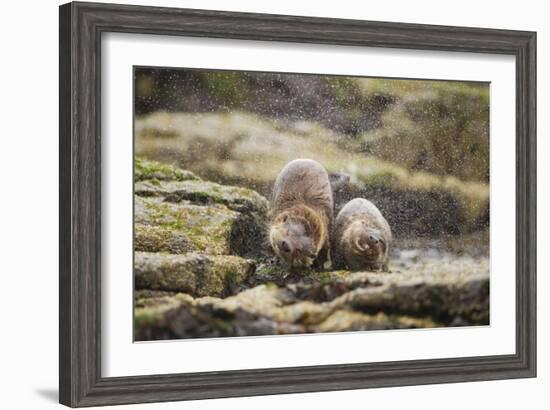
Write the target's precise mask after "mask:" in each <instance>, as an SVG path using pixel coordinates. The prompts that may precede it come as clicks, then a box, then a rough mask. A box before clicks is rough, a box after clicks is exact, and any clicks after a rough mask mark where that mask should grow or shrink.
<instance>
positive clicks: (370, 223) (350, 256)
mask: <svg viewBox="0 0 550 410" xmlns="http://www.w3.org/2000/svg"><path fill="white" fill-rule="evenodd" d="M333 240H334V245H335V252H334V253H335V262H336V263H337V264H338V265H339V266H338V267H346V268H348V269H353V270H361V269H368V270H377V271H380V270H383V271H387V270H388V253H389V248H390V243H391V240H392V234H391V229H390V225H389V224H388V222H387V221H386V219H385V218H384V217H383V216H382V213H381V212H380V211H379V210H378V208H377V207H376V205H374V204H373V203H372V202H370V201H367V200H366V199H363V198H355V199H352V200H351V201H349V202H348V203H347V204H346V205H344V207H343V208H342V209H341V210H340V212H339V213H338V216H337V217H336V221H335V223H334V238H333Z"/></svg>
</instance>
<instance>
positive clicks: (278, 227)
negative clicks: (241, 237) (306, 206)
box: [269, 212, 318, 268]
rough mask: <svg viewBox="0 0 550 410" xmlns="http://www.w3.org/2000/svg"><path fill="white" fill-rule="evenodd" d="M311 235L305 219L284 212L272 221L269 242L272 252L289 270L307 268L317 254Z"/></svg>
mask: <svg viewBox="0 0 550 410" xmlns="http://www.w3.org/2000/svg"><path fill="white" fill-rule="evenodd" d="M313 233H314V232H313V230H312V227H311V223H310V222H309V221H308V220H307V219H306V218H304V217H303V216H297V215H293V213H292V212H284V213H282V214H280V215H279V216H278V217H277V218H276V219H275V220H274V221H273V223H272V225H271V230H270V233H269V240H270V242H271V247H272V248H273V252H275V254H276V255H277V256H278V257H279V258H280V259H282V260H283V261H285V262H286V263H287V264H288V265H289V266H290V267H291V268H308V267H310V266H311V265H312V264H313V261H314V260H315V258H316V257H317V252H318V249H317V245H318V244H317V242H318V241H315V239H314V235H313Z"/></svg>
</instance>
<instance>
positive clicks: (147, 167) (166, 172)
mask: <svg viewBox="0 0 550 410" xmlns="http://www.w3.org/2000/svg"><path fill="white" fill-rule="evenodd" d="M199 179H200V178H199V177H198V176H196V175H195V174H194V173H192V172H191V171H186V170H183V169H180V168H178V167H175V166H173V165H170V164H165V163H161V162H158V161H151V160H147V159H145V158H139V157H136V158H135V160H134V181H143V180H152V181H187V180H199Z"/></svg>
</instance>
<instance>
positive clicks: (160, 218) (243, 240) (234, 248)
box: [134, 196, 267, 256]
mask: <svg viewBox="0 0 550 410" xmlns="http://www.w3.org/2000/svg"><path fill="white" fill-rule="evenodd" d="M134 204H135V207H134V221H135V224H136V225H135V242H134V245H135V250H137V251H147V252H170V253H185V252H193V251H199V252H203V253H208V254H211V255H228V254H237V255H243V256H245V255H253V254H255V253H256V254H257V253H258V252H262V251H263V250H264V249H262V248H261V247H258V243H264V242H265V234H266V232H267V229H266V224H267V216H266V214H265V212H246V213H244V212H237V211H234V210H231V209H229V208H228V207H226V206H225V205H220V204H216V203H214V204H207V205H196V204H194V203H192V202H190V201H180V202H178V203H172V202H166V201H165V200H164V199H163V198H162V197H156V196H153V197H141V196H136V197H135V202H134Z"/></svg>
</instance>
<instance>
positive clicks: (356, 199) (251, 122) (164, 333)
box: [129, 66, 491, 342]
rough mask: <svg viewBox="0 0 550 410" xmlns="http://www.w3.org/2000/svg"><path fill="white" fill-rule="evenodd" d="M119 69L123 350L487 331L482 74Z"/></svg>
mask: <svg viewBox="0 0 550 410" xmlns="http://www.w3.org/2000/svg"><path fill="white" fill-rule="evenodd" d="M133 74H134V78H133V101H132V102H131V103H132V104H133V110H134V153H133V155H134V158H133V164H134V170H133V172H134V174H133V175H134V178H133V179H134V198H133V201H134V203H133V212H134V217H133V232H134V235H133V244H134V260H133V272H134V298H133V303H134V317H133V320H134V326H133V327H134V341H136V342H140V341H158V340H167V339H190V338H219V337H235V336H267V335H272V336H273V335H289V334H312V333H317V334H318V333H330V332H352V331H356V332H357V331H372V330H377V331H386V330H396V329H427V328H447V327H458V326H488V325H490V323H491V322H490V314H489V312H490V307H489V299H490V258H489V256H490V255H489V248H490V247H489V244H490V215H489V214H490V206H489V205H490V149H489V140H490V118H489V117H490V104H491V101H490V83H489V82H472V81H458V80H457V81H449V80H438V79H409V78H376V77H360V76H341V75H330V74H319V73H311V74H310V73H282V72H253V71H231V70H212V69H199V68H185V67H150V66H134V67H133ZM129 103H130V102H129Z"/></svg>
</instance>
